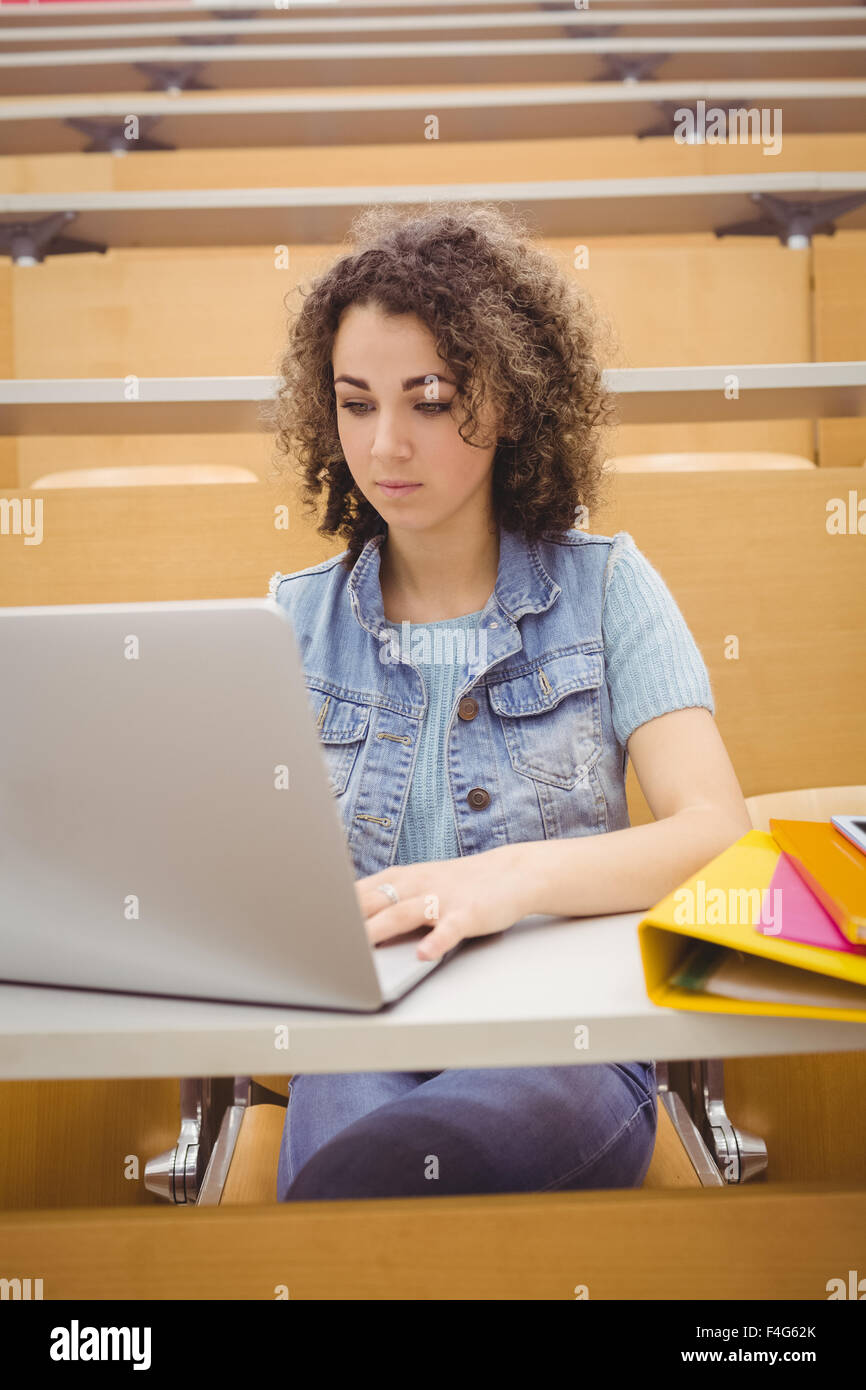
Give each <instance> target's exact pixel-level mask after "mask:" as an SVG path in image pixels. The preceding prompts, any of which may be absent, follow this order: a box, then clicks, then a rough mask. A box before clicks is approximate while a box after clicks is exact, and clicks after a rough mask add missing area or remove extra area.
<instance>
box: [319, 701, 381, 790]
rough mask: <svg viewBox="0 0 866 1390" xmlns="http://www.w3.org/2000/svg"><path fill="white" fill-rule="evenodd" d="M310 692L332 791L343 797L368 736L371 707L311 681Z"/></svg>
mask: <svg viewBox="0 0 866 1390" xmlns="http://www.w3.org/2000/svg"><path fill="white" fill-rule="evenodd" d="M307 694H308V696H309V699H310V707H311V709H312V711H313V717H314V719H315V724H316V733H317V734H318V736H319V743H320V746H321V749H322V755H323V757H324V759H325V766H326V768H327V770H328V780H329V782H330V784H331V790H332V792H333V793H334V795H335V796H342V795H343V792H344V791H345V790H346V786H347V785H348V781H349V776H350V774H351V772H352V768H353V767H354V766H355V759H356V758H357V756H358V749H359V748H360V747H361V744H362V742H363V740H364V739H365V738H366V736H367V728H368V726H369V723H370V706H369V705H360V704H357V703H356V702H355V701H354V700H345V699H342V698H338V697H337V696H336V695H332V694H330V692H329V691H327V690H322V689H320V688H318V687H317V686H314V685H312V684H311V683H310V682H309V681H308V682H307Z"/></svg>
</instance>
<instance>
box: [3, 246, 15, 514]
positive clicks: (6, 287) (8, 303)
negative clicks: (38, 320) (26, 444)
mask: <svg viewBox="0 0 866 1390" xmlns="http://www.w3.org/2000/svg"><path fill="white" fill-rule="evenodd" d="M12 284H13V267H12V263H11V261H9V260H8V259H6V258H5V257H4V258H3V259H2V260H0V377H4V376H5V377H11V376H15V351H14V341H13V315H12ZM17 482H18V471H17V453H16V448H15V440H14V439H10V438H8V437H7V436H2V435H0V488H7V487H16V486H17Z"/></svg>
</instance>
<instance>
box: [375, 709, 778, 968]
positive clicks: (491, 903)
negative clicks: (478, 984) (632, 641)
mask: <svg viewBox="0 0 866 1390" xmlns="http://www.w3.org/2000/svg"><path fill="white" fill-rule="evenodd" d="M628 750H629V756H630V757H631V758H632V761H633V762H634V765H635V771H636V772H637V776H638V780H639V782H640V784H641V787H642V789H643V793H644V795H645V797H646V799H647V801H648V803H649V806H650V810H651V811H652V813H653V815H654V816H656V817H657V819H656V821H655V823H654V824H652V825H637V826H630V827H629V828H628V829H627V830H613V831H609V832H608V833H606V834H598V835H580V836H575V837H573V838H568V839H562V840H533V841H522V842H521V843H519V844H515V845H502V846H499V847H497V848H496V849H490V850H484V851H483V852H482V853H480V854H472V855H467V856H465V857H463V858H461V859H447V860H442V861H434V862H431V863H426V864H406V865H401V866H400V867H393V866H392V867H391V868H389V869H383V870H381V871H380V872H379V873H376V874H370V875H369V876H368V877H367V878H362V879H359V880H358V882H357V883H356V889H357V893H358V902H359V905H360V908H361V912H362V915H363V916H364V917H365V918H366V919H367V930H368V934H369V938H370V940H371V942H373V943H378V942H381V941H385V940H387V939H388V938H389V937H391V936H396V935H399V934H401V933H402V932H406V931H411V930H412V929H413V928H415V927H418V926H422V925H427V924H431V925H433V930H432V931H430V932H429V933H428V934H427V936H425V937H424V939H423V941H422V942H420V943H419V946H418V955H419V957H421V958H423V959H427V960H434V959H438V958H439V957H440V956H441V955H443V954H444V953H445V951H447V950H449V949H450V948H451V947H452V946H454V945H456V943H457V942H458V941H460V940H461V939H463V938H464V937H469V936H484V935H487V934H489V933H491V932H499V931H504V930H505V928H507V927H509V926H511V925H512V924H513V923H514V922H517V921H519V920H520V919H521V917H528V916H529V915H530V914H532V913H536V912H537V913H546V914H550V915H551V916H553V917H587V916H589V917H601V916H605V915H606V914H607V913H613V912H639V911H644V910H645V909H646V908H649V907H652V906H653V904H654V903H657V902H658V901H659V900H660V899H661V898H663V897H665V896H666V895H667V894H668V893H670V892H671V891H672V890H673V889H674V888H676V887H677V886H678V885H679V884H680V883H682V882H684V880H685V879H687V878H689V877H690V875H691V874H693V873H694V872H695V870H696V869H699V868H700V867H701V865H702V864H706V863H708V862H709V860H710V859H714V858H715V856H716V855H717V854H720V853H721V851H722V850H723V849H726V848H727V847H728V845H731V844H733V843H734V841H735V840H738V839H739V838H740V836H741V835H744V834H745V833H746V831H748V830H750V829H751V822H750V820H749V815H748V811H747V810H746V805H745V802H744V801H743V794H742V792H741V790H740V787H739V783H738V782H737V778H736V774H735V773H734V769H733V767H732V766H731V761H730V759H729V757H728V754H727V752H726V750H725V745H724V744H723V743H722V740H721V737H720V735H719V731H718V729H717V728H716V723H715V720H714V719H713V716H712V715H711V714H710V712H709V710H707V709H699V708H691V707H689V708H687V709H678V710H673V711H672V712H671V713H669V714H663V715H659V717H658V718H656V719H650V720H648V721H647V722H646V723H645V724H641V725H640V726H639V727H638V728H637V729H635V731H634V733H633V734H632V735H631V737H630V738H629V741H628ZM381 883H390V884H392V885H393V886H394V887H395V888H396V889H397V891H398V893H399V898H400V901H399V902H398V903H396V904H395V905H393V906H390V905H389V904H388V903H387V902H386V901H385V898H384V896H383V895H382V894H380V893H379V892H378V887H379V884H381Z"/></svg>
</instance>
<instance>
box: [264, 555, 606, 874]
mask: <svg viewBox="0 0 866 1390" xmlns="http://www.w3.org/2000/svg"><path fill="white" fill-rule="evenodd" d="M382 540H383V537H382V536H374V537H373V538H372V539H371V540H370V541H368V542H367V544H366V546H365V547H364V549H363V551H362V552H361V554H360V555H359V557H358V559H357V561H356V563H355V565H354V567H353V569H352V571H351V573H350V574H347V573H346V571H345V570H344V569H343V567H342V565H341V564H340V557H339V556H334V557H332V558H331V559H329V560H325V561H324V562H323V563H322V564H320V565H316V566H313V567H311V568H309V569H306V570H300V571H299V572H298V573H296V574H290V575H288V576H283V575H280V574H276V575H274V577H273V579H272V581H271V594H272V596H273V597H274V598H275V600H276V602H277V603H279V604H280V606H281V607H283V608H285V609H286V611H287V612H288V614H289V617H290V619H291V621H292V626H293V629H294V632H295V636H296V639H297V642H298V647H299V650H300V654H301V659H302V662H303V667H304V676H305V681H306V685H307V693H308V696H309V700H310V708H311V710H312V714H313V721H314V724H315V728H316V732H317V734H318V737H319V740H320V744H321V749H322V753H323V755H324V759H325V763H326V766H327V770H328V776H329V779H330V784H331V789H332V791H333V793H334V796H335V798H336V801H337V805H338V806H339V809H340V813H341V816H342V822H343V827H344V830H345V834H346V840H347V843H348V847H349V852H350V855H351V857H352V861H353V863H354V866H355V873H356V876H357V877H358V878H361V877H365V876H366V875H368V874H373V873H376V872H377V871H378V870H380V869H384V868H387V867H388V866H389V865H391V864H393V863H394V859H395V855H396V852H397V841H398V838H399V834H400V826H401V821H402V817H403V812H404V808H405V805H406V799H407V795H408V791H409V784H410V781H411V778H412V773H413V771H414V767H415V759H416V755H417V751H418V741H419V733H420V728H421V721H422V720H423V718H424V712H425V709H426V703H427V700H426V693H425V689H424V682H423V679H422V677H421V673H420V671H419V670H418V667H417V666H415V665H414V664H413V663H412V662H411V660H409V657H408V654H407V652H406V651H405V644H401V643H400V642H399V640H397V639H398V634H397V633H396V631H395V629H394V627H393V625H391V624H389V623H388V621H387V620H386V618H385V614H384V608H383V603H382V591H381V587H380V583H379V562H380V547H381V544H382ZM611 544H612V538H611V537H607V536H591V535H587V534H586V533H584V532H583V531H578V530H572V531H568V532H566V533H565V535H564V536H562V535H560V536H557V537H554V536H552V535H550V536H547V537H545V538H544V539H542V540H540V541H538V542H535V543H530V542H528V541H527V540H526V539H525V537H524V536H522V535H521V534H518V533H514V532H509V531H506V530H504V529H500V553H499V569H498V574H497V578H496V586H495V588H494V591H493V593H492V595H491V596H490V598H489V600H488V602H487V604H486V606H485V608H484V610H483V613H482V616H481V618H480V619H478V620H477V622H478V625H479V637H480V639H482V640H479V641H477V642H476V643H474V644H470V648H469V653H468V660H467V662H466V667H465V679H461V680H459V681H458V688H457V692H456V695H455V699H454V705H453V708H452V710H451V716H450V720H449V724H448V735H447V761H448V768H447V773H448V783H449V786H450V792H451V801H452V805H453V809H454V817H455V824H456V831H457V841H458V844H459V846H460V853H461V855H463V854H478V853H480V852H481V851H483V850H487V849H493V848H495V847H496V846H497V845H506V844H516V843H518V842H520V841H523V840H543V839H562V838H564V837H566V836H572V835H594V834H601V833H603V832H604V831H608V830H620V829H623V828H625V827H626V826H628V824H629V818H628V810H627V807H626V796H625V772H626V767H627V763H628V755H627V752H626V750H625V749H624V748H622V747H621V746H620V744H619V743H618V742H617V739H616V735H615V733H614V730H613V725H612V721H611V706H610V697H609V692H608V687H607V683H606V680H605V661H604V646H603V641H602V626H601V614H602V598H603V582H604V573H605V566H606V564H607V559H608V555H609V552H610V547H611ZM344 553H345V552H344ZM473 647H474V650H473V649H472V648H473Z"/></svg>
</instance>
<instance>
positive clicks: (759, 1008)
mask: <svg viewBox="0 0 866 1390" xmlns="http://www.w3.org/2000/svg"><path fill="white" fill-rule="evenodd" d="M780 854H781V849H780V847H779V845H778V844H777V843H776V841H775V840H774V839H773V836H772V835H768V834H766V833H765V832H764V831H762V830H750V831H749V832H748V833H747V834H746V835H743V836H742V838H741V839H739V840H737V842H736V843H735V844H733V845H731V846H730V847H729V848H728V849H726V850H723V851H722V853H721V854H718V855H717V856H716V858H715V859H711V860H710V862H709V863H708V864H705V865H704V867H703V868H702V869H699V870H698V872H697V873H696V874H693V875H692V877H691V878H689V879H687V880H686V881H685V883H683V884H681V885H680V886H679V888H677V889H675V890H674V891H673V892H671V893H669V894H668V896H667V897H666V898H662V900H661V902H659V903H656V905H655V907H653V908H651V909H650V910H649V912H648V913H647V914H646V916H645V917H644V918H643V919H642V920H641V922H640V923H639V924H638V940H639V942H640V951H641V959H642V961H643V969H644V976H645V979H646V986H647V993H648V995H649V997H650V999H651V1000H652V1002H653V1003H654V1004H662V1005H664V1006H665V1007H667V1008H674V1009H693V1010H696V1011H697V1012H701V1013H736V1014H760V1015H766V1016H768V1017H783V1018H828V1019H839V1020H842V1021H851V1022H858V1023H866V956H863V955H857V954H854V953H850V952H845V951H834V950H826V949H824V948H823V947H820V946H809V945H805V944H804V943H802V942H799V941H786V940H785V939H784V938H783V937H781V936H773V935H764V934H762V932H760V931H759V930H757V929H756V924H757V923H759V922H760V921H761V915H760V914H761V900H762V898H763V892H764V889H766V888H769V886H770V882H771V880H772V878H773V874H774V872H775V869H776V864H777V863H778V859H779V855H780ZM755 890H757V891H755ZM708 919H709V920H708ZM701 942H712V943H715V944H716V945H718V946H725V947H727V948H729V951H730V952H732V953H733V955H732V956H730V957H727V958H726V959H729V960H730V961H731V963H732V964H736V965H737V966H742V965H743V964H745V966H746V968H748V967H749V965H750V964H752V958H758V959H763V960H765V961H766V960H769V961H772V962H777V963H778V964H779V965H781V966H788V967H790V966H795V967H797V968H798V971H803V972H808V973H807V974H804V975H802V976H800V975H799V974H798V975H797V976H796V977H795V976H791V975H789V972H788V971H787V970H782V971H781V972H779V971H776V972H773V971H769V972H766V973H767V975H768V978H769V977H771V976H773V975H774V974H775V976H776V977H777V981H781V985H780V988H781V990H782V991H784V988H785V980H786V979H787V980H789V981H791V980H800V981H802V982H803V983H804V984H805V985H807V986H812V985H815V984H816V983H817V984H818V985H820V983H821V980H822V979H824V980H825V983H826V984H828V985H829V986H830V987H829V990H828V991H827V993H828V994H831V995H832V993H833V992H834V988H833V985H832V981H834V980H838V981H844V982H847V984H848V986H851V985H853V986H855V987H857V986H859V987H862V990H863V1002H862V1005H861V1004H859V1003H857V1002H852V999H851V998H849V999H847V1000H846V1002H845V1004H844V1006H833V1005H830V1004H828V1003H826V1002H825V1003H822V1004H819V1005H812V1004H805V1003H802V1002H795V1003H788V1002H783V1001H778V1000H772V999H748V998H734V997H725V996H724V995H721V994H718V993H716V994H708V993H703V992H700V991H698V990H695V989H688V988H684V987H683V986H682V985H681V984H672V983H671V977H672V976H675V975H677V973H678V972H680V971H681V969H682V967H683V966H684V964H685V962H686V960H687V958H688V957H689V956H690V954H691V953H692V952H693V951H694V949H695V947H696V946H697V945H698V944H699V943H701ZM753 968H754V967H753ZM757 969H758V971H759V972H765V971H766V967H765V966H758V967H757ZM849 994H850V995H852V996H856V995H857V994H858V990H857V989H856V988H855V989H854V990H853V991H851V990H849ZM864 1045H866V1041H864Z"/></svg>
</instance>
